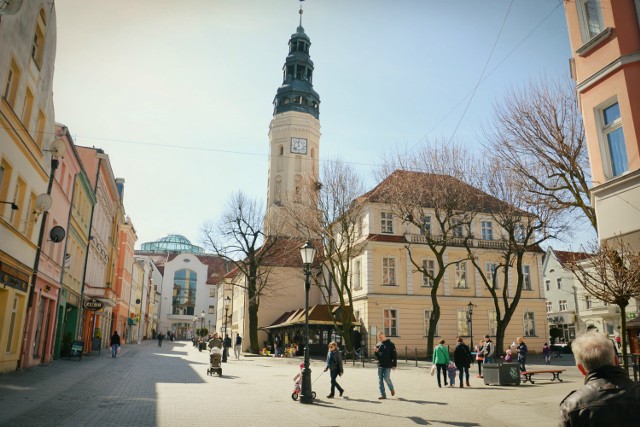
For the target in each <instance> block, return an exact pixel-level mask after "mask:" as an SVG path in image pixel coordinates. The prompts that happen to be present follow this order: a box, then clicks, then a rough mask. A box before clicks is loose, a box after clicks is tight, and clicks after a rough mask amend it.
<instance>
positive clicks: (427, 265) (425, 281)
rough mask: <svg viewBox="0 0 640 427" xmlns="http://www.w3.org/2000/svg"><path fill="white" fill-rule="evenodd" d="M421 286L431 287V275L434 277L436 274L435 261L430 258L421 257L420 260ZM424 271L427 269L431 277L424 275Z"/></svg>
mask: <svg viewBox="0 0 640 427" xmlns="http://www.w3.org/2000/svg"><path fill="white" fill-rule="evenodd" d="M422 271H423V273H422V287H423V288H433V279H432V278H431V277H435V275H436V262H435V261H434V260H432V259H427V258H425V259H423V260H422ZM424 271H427V272H428V273H429V274H430V275H431V277H429V276H428V275H426V274H425V273H424Z"/></svg>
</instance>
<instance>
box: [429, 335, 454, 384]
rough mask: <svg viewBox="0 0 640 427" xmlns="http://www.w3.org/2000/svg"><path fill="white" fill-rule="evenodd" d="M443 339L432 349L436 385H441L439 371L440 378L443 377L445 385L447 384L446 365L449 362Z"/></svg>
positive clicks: (447, 350)
mask: <svg viewBox="0 0 640 427" xmlns="http://www.w3.org/2000/svg"><path fill="white" fill-rule="evenodd" d="M444 343H445V341H444V340H440V344H438V346H437V347H436V348H434V349H433V363H434V364H435V365H436V369H437V371H438V372H437V375H438V387H442V383H441V382H440V372H442V378H444V385H445V387H446V386H447V385H448V384H447V365H448V364H449V360H450V358H449V349H448V348H447V347H446V346H445V345H444Z"/></svg>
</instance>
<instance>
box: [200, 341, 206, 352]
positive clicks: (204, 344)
mask: <svg viewBox="0 0 640 427" xmlns="http://www.w3.org/2000/svg"><path fill="white" fill-rule="evenodd" d="M206 349H207V343H206V342H204V341H202V342H200V343H198V350H199V351H202V350H206Z"/></svg>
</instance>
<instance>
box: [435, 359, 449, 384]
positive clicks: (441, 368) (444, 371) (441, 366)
mask: <svg viewBox="0 0 640 427" xmlns="http://www.w3.org/2000/svg"><path fill="white" fill-rule="evenodd" d="M436 367H437V369H438V372H437V373H436V375H437V376H438V387H442V383H441V382H440V371H442V379H443V380H444V385H448V384H447V365H445V364H444V363H438V364H437V365H436Z"/></svg>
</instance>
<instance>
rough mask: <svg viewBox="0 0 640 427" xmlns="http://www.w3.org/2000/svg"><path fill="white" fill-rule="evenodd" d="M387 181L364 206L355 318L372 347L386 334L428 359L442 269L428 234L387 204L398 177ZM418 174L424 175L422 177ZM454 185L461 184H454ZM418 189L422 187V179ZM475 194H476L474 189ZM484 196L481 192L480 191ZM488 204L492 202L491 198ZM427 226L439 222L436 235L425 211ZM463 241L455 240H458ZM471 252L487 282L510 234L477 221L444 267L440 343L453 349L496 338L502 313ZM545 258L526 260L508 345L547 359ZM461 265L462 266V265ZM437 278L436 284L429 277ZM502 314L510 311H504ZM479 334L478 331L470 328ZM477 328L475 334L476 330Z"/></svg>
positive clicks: (355, 266)
mask: <svg viewBox="0 0 640 427" xmlns="http://www.w3.org/2000/svg"><path fill="white" fill-rule="evenodd" d="M397 173H398V172H396V173H395V174H392V175H391V176H390V177H388V178H386V179H385V180H384V181H382V182H381V183H380V184H379V185H378V186H377V187H376V188H375V189H374V190H372V191H371V192H369V193H367V194H365V195H363V197H362V198H361V199H360V200H359V201H360V202H361V203H364V204H365V208H364V211H363V214H362V217H361V219H360V221H359V225H358V227H359V230H358V233H359V235H360V238H359V239H358V240H357V241H356V242H355V244H356V245H358V246H360V251H358V252H359V254H358V255H357V256H355V257H354V258H353V259H352V260H351V263H352V264H351V272H352V274H351V281H352V282H351V288H352V291H353V312H354V315H355V318H356V320H357V321H359V322H360V323H361V324H362V328H363V331H362V332H363V334H362V335H363V337H368V339H365V341H366V342H365V345H367V346H368V347H369V350H371V349H372V345H374V344H375V342H376V338H375V335H376V333H377V332H380V331H383V332H384V333H385V334H386V335H387V336H388V337H390V338H391V339H392V340H393V341H394V342H395V344H396V346H397V347H398V349H399V350H400V352H401V353H404V351H405V348H406V349H407V351H408V352H409V355H412V354H415V351H416V350H417V352H418V354H419V355H425V352H426V348H427V342H426V340H427V331H428V326H429V318H430V315H431V312H432V310H433V303H432V299H431V292H432V290H433V277H434V276H436V275H437V273H438V268H439V267H438V262H437V259H436V258H435V257H434V252H433V251H432V249H430V247H429V246H428V245H427V239H426V238H425V231H424V230H425V228H424V227H423V228H422V229H419V228H418V227H416V226H414V225H411V224H408V223H407V222H406V221H403V218H400V217H398V216H397V215H396V214H395V213H394V210H395V209H394V207H393V206H392V205H391V200H390V199H389V198H388V197H387V195H389V194H390V192H395V191H398V190H394V187H393V186H394V180H393V177H394V176H395V175H396V174H397ZM414 174H416V177H415V178H417V175H424V174H420V173H414ZM451 180H453V178H451ZM415 182H416V185H419V183H418V181H417V180H415ZM471 188H472V187H471ZM477 192H478V193H480V192H479V190H477ZM487 197H488V196H487ZM423 217H424V221H429V224H431V221H433V224H432V226H430V227H429V228H428V230H430V232H431V233H433V235H436V234H437V233H438V232H439V231H438V227H437V226H436V219H435V212H434V211H433V210H430V209H429V208H428V207H425V208H424V212H423ZM454 235H455V233H454ZM465 241H466V242H467V243H466V245H467V246H470V247H471V248H472V255H473V257H474V258H475V260H476V263H477V264H478V265H479V266H481V268H482V269H483V272H484V275H485V276H486V277H487V278H491V277H492V275H493V274H494V272H495V271H496V266H497V265H498V264H499V263H500V262H501V261H500V260H501V248H503V247H504V245H505V244H506V243H505V241H504V239H503V233H502V232H501V230H500V229H499V228H498V226H497V224H496V223H495V221H492V217H491V216H490V215H488V214H487V213H486V212H485V213H482V212H479V213H477V214H476V215H474V216H473V219H472V221H471V223H470V224H469V227H468V229H467V228H466V227H465V230H464V231H462V230H461V231H460V234H459V235H457V236H456V237H454V238H452V239H451V240H450V241H449V243H448V245H447V247H446V249H445V251H444V254H443V257H442V258H443V261H444V265H445V266H446V265H447V264H449V265H448V266H447V267H446V269H445V273H444V276H443V277H442V280H441V282H440V284H439V286H438V287H437V293H436V298H437V302H438V305H439V306H440V319H439V321H438V323H437V329H436V330H437V332H436V336H435V338H434V341H435V343H434V344H437V342H438V341H439V340H440V339H445V340H446V342H447V344H448V345H450V346H451V347H452V348H453V347H454V346H455V340H456V338H457V337H458V336H462V337H463V338H464V339H465V341H466V342H467V343H468V342H469V340H470V338H471V332H473V340H474V341H475V342H477V341H479V340H480V338H481V337H484V335H487V334H488V335H490V336H491V337H492V339H495V335H496V326H497V323H496V308H495V305H494V300H493V298H492V296H491V294H490V292H489V290H488V289H487V287H486V285H485V282H484V281H483V280H482V277H481V274H480V273H479V272H478V271H477V269H476V268H475V267H474V265H473V264H472V262H471V260H470V259H469V255H468V253H467V248H466V246H465ZM408 248H409V249H410V250H411V253H412V257H413V259H414V260H417V261H418V262H419V263H421V264H422V268H425V269H427V270H428V271H429V272H430V275H426V274H423V273H422V272H421V271H420V270H418V269H417V268H416V267H415V265H414V264H413V263H412V262H411V259H410V257H409V255H408ZM542 255H543V252H542V251H541V250H540V249H538V248H535V249H534V250H532V251H530V252H526V253H525V254H524V262H523V274H524V277H523V286H522V292H521V295H520V300H519V303H518V304H517V308H516V310H515V313H514V315H513V317H512V319H511V321H510V323H509V326H508V328H507V330H506V333H505V336H504V342H505V346H508V345H509V344H510V343H511V342H512V341H514V340H515V339H516V337H519V336H522V337H524V339H525V341H526V342H527V345H528V347H529V350H530V351H531V352H540V351H541V349H542V345H543V344H544V342H545V341H546V334H547V319H546V315H545V299H544V294H543V290H542V288H541V283H542V279H541V260H542ZM456 261H459V262H457V263H456ZM509 270H510V271H509V272H508V274H509V276H508V277H509V289H508V290H507V295H508V296H509V299H510V300H512V299H513V297H514V296H515V294H516V289H515V288H516V286H515V283H516V280H517V278H516V274H515V271H512V270H513V268H511V269H509ZM429 276H431V277H429ZM497 276H498V279H497V281H496V292H497V293H498V294H499V295H500V298H501V295H502V292H503V290H504V289H503V284H504V280H503V279H501V278H500V274H497ZM470 303H471V304H473V312H472V323H471V324H470V323H469V322H468V311H469V304H470ZM501 310H502V309H501ZM470 327H471V328H470ZM470 329H472V330H470Z"/></svg>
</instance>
